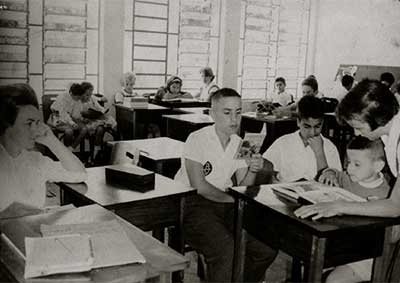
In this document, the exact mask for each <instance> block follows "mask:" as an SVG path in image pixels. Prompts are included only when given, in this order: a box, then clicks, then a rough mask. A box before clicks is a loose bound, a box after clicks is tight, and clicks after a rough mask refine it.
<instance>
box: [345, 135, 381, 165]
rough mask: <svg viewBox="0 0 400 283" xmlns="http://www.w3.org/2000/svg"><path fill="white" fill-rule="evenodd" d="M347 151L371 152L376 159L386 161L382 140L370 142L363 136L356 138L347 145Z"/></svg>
mask: <svg viewBox="0 0 400 283" xmlns="http://www.w3.org/2000/svg"><path fill="white" fill-rule="evenodd" d="M347 149H354V150H369V151H371V155H372V157H373V158H374V159H379V160H383V161H385V160H386V159H385V151H384V150H383V143H382V140H381V139H377V140H373V141H372V140H370V139H367V138H366V137H363V136H356V137H355V138H353V139H352V140H351V141H350V142H349V144H348V145H347Z"/></svg>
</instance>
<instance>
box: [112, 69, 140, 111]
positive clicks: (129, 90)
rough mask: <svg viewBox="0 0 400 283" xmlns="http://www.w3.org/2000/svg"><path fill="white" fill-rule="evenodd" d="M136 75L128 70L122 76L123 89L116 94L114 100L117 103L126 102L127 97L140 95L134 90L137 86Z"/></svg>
mask: <svg viewBox="0 0 400 283" xmlns="http://www.w3.org/2000/svg"><path fill="white" fill-rule="evenodd" d="M135 82H136V76H135V73H133V72H126V73H125V74H124V75H123V76H122V78H121V89H120V90H119V91H118V92H117V93H116V94H115V97H114V102H115V103H116V104H122V103H124V100H125V98H129V97H135V96H138V94H137V93H136V92H134V91H133V87H134V86H135Z"/></svg>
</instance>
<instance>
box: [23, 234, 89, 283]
mask: <svg viewBox="0 0 400 283" xmlns="http://www.w3.org/2000/svg"><path fill="white" fill-rule="evenodd" d="M25 247H26V263H25V274H24V277H25V278H32V277H38V276H45V275H50V274H57V273H71V272H83V271H89V270H90V269H91V268H92V264H93V255H92V247H91V243H90V236H89V235H60V236H51V237H44V238H40V237H38V238H29V237H26V238H25Z"/></svg>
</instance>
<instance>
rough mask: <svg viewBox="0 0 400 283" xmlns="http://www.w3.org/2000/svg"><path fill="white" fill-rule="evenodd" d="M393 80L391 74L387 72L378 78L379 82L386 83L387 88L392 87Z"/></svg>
mask: <svg viewBox="0 0 400 283" xmlns="http://www.w3.org/2000/svg"><path fill="white" fill-rule="evenodd" d="M394 80H395V79H394V76H393V74H392V73H389V72H385V73H382V74H381V76H380V81H381V82H387V83H388V84H389V87H391V86H392V84H393V83H394Z"/></svg>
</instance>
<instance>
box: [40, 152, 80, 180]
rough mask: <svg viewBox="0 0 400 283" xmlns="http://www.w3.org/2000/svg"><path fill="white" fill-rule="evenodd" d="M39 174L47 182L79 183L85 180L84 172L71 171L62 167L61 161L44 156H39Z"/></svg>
mask: <svg viewBox="0 0 400 283" xmlns="http://www.w3.org/2000/svg"><path fill="white" fill-rule="evenodd" d="M40 174H41V175H43V177H44V178H45V180H46V181H48V182H69V183H80V182H84V181H86V180H87V174H86V172H73V171H68V170H66V169H64V167H63V166H62V164H61V162H59V161H54V160H52V159H50V158H48V157H46V156H41V157H40Z"/></svg>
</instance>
